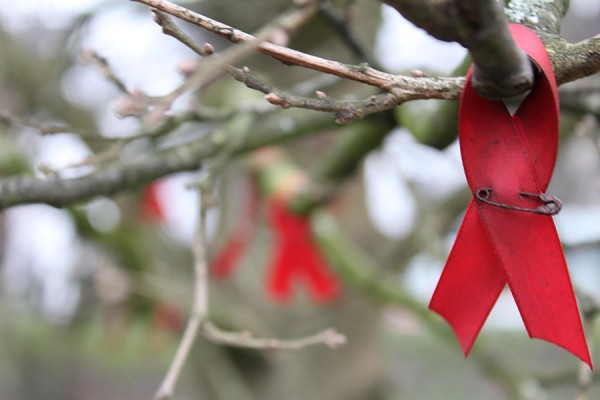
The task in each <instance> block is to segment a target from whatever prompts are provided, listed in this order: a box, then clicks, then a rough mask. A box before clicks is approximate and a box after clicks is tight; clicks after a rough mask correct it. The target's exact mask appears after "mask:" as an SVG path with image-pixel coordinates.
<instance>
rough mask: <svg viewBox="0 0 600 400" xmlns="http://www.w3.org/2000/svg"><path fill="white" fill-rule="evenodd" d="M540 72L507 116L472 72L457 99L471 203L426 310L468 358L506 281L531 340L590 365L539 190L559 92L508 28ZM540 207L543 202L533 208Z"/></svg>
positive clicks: (530, 41) (550, 210)
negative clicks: (477, 86)
mask: <svg viewBox="0 0 600 400" xmlns="http://www.w3.org/2000/svg"><path fill="white" fill-rule="evenodd" d="M510 30H511V33H512V34H513V37H514V39H515V41H516V43H517V44H518V45H519V46H520V47H521V48H522V49H523V50H524V51H525V52H526V53H527V54H528V55H529V56H530V57H531V59H532V60H533V61H534V62H535V63H536V65H537V66H538V67H539V69H540V74H539V75H538V76H537V80H536V82H535V84H534V87H533V88H532V90H531V92H530V93H529V94H528V96H527V97H526V98H525V100H524V101H523V103H522V104H521V105H520V107H519V108H518V110H517V111H516V113H515V114H514V115H511V113H510V112H509V111H508V109H507V108H506V106H505V105H504V104H503V103H502V102H500V101H493V100H488V99H485V98H482V97H481V96H479V95H478V94H477V93H476V92H475V91H474V90H473V87H472V85H471V75H470V73H469V74H468V75H467V82H466V85H465V88H464V90H463V93H462V96H461V104H460V112H459V124H458V129H459V141H460V147H461V155H462V159H463V165H464V169H465V175H466V177H467V183H468V184H469V187H470V188H471V190H472V193H473V197H474V198H473V200H471V203H470V204H469V207H468V209H467V213H466V215H465V218H464V220H463V223H462V225H461V228H460V230H459V232H458V235H457V238H456V241H455V243H454V246H453V248H452V251H451V252H450V255H449V257H448V261H447V262H446V266H445V268H444V271H443V273H442V276H441V278H440V281H439V283H438V286H437V288H436V290H435V293H434V294H433V297H432V299H431V303H430V305H429V306H430V308H431V309H432V310H434V311H436V312H437V313H439V314H440V315H441V316H442V317H444V318H445V319H446V320H447V321H448V322H449V323H450V325H451V326H452V328H453V329H454V331H455V333H456V335H457V338H458V340H459V342H460V344H461V346H462V348H463V351H464V353H465V355H467V354H468V353H469V351H470V349H471V347H472V346H473V343H474V341H475V338H476V337H477V335H478V333H479V331H480V330H481V327H482V326H483V323H484V322H485V320H486V319H487V316H488V314H489V312H490V310H491V308H492V307H493V305H494V303H495V302H496V300H497V298H498V296H499V295H500V292H501V291H502V288H503V287H504V286H505V285H506V284H508V287H509V289H510V290H511V292H512V294H513V297H514V298H515V302H516V304H517V307H518V309H519V312H520V314H521V317H522V318H523V322H524V323H525V327H526V329H527V332H528V333H529V335H530V337H533V338H539V339H543V340H546V341H549V342H552V343H554V344H556V345H558V346H561V347H563V348H565V349H566V350H568V351H570V352H571V353H573V354H574V355H576V356H577V357H579V358H580V359H581V360H583V361H584V362H586V363H587V364H589V365H590V367H591V365H592V364H591V358H590V355H589V351H588V348H587V344H586V340H585V336H584V333H583V327H582V324H581V319H580V317H579V312H578V309H577V303H576V300H575V295H574V293H573V288H572V286H571V281H570V278H569V273H568V269H567V265H566V261H565V258H564V254H563V251H562V247H561V245H560V241H559V239H558V235H557V233H556V228H555V227H554V223H553V221H552V218H551V216H552V215H554V214H556V213H558V212H559V211H560V209H561V207H562V203H561V201H560V199H558V197H556V196H553V195H549V194H546V193H545V192H546V189H547V187H548V184H549V182H550V179H551V177H552V171H553V169H554V164H555V161H556V152H557V148H558V116H559V107H558V94H557V93H558V92H557V87H556V82H555V79H554V75H553V72H552V66H551V63H550V60H549V59H548V56H547V54H546V51H545V49H544V46H543V44H542V43H541V41H540V40H539V38H538V37H537V36H536V35H535V34H534V33H533V32H532V31H531V30H529V29H528V28H525V27H523V26H520V25H511V26H510ZM540 203H541V204H540Z"/></svg>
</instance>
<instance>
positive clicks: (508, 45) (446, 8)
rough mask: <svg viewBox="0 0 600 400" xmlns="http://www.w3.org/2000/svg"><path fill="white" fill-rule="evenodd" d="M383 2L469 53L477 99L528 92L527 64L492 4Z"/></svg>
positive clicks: (484, 0)
mask: <svg viewBox="0 0 600 400" xmlns="http://www.w3.org/2000/svg"><path fill="white" fill-rule="evenodd" d="M383 1H384V2H385V3H387V4H389V5H390V6H392V7H394V8H395V9H396V10H397V11H398V12H400V13H401V14H402V15H403V16H404V17H406V18H407V19H408V20H410V21H411V22H412V23H414V24H415V25H417V26H418V27H420V28H423V29H425V30H426V31H427V32H428V33H429V34H431V35H432V36H434V37H436V38H438V39H441V40H444V41H456V42H458V43H460V44H462V45H463V46H464V47H466V48H467V49H469V51H470V53H471V56H472V58H473V62H474V64H475V69H474V71H473V86H474V88H475V90H477V92H479V93H480V94H481V95H483V96H485V97H490V98H507V97H512V96H516V95H519V94H522V93H524V92H525V91H526V90H528V89H529V88H531V85H532V84H533V71H532V67H531V64H530V63H529V61H528V59H527V56H526V55H525V53H523V51H521V50H520V49H519V48H518V47H517V46H516V44H515V43H514V41H513V40H512V37H511V35H510V33H509V32H508V29H507V22H508V21H507V19H506V17H505V16H504V13H503V11H502V8H501V7H500V5H499V3H498V2H497V1H496V0H481V1H475V2H474V1H469V0H454V1H450V0H446V1H435V2H434V1H431V0H427V1H424V0H383Z"/></svg>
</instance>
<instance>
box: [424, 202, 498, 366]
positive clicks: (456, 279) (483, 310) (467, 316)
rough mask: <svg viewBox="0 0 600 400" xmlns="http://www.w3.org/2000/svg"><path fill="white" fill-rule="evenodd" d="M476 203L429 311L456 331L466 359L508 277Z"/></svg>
mask: <svg viewBox="0 0 600 400" xmlns="http://www.w3.org/2000/svg"><path fill="white" fill-rule="evenodd" d="M492 254H494V253H493V249H492V247H491V244H490V242H489V240H488V238H487V235H486V232H485V230H484V227H483V225H482V223H481V221H480V219H479V215H478V214H477V209H476V207H475V206H474V204H473V200H471V203H470V204H469V207H468V208H467V212H466V214H465V218H464V220H463V223H462V225H461V227H460V229H459V231H458V236H457V237H456V241H455V242H454V246H453V248H452V251H451V252H450V256H449V257H448V261H447V262H446V266H445V267H444V271H443V272H442V276H441V278H440V280H439V282H438V285H437V287H436V289H435V292H434V294H433V297H432V298H431V302H430V303H429V308H430V309H431V310H433V311H435V312H436V313H438V314H439V315H440V316H442V317H443V318H444V319H445V320H446V321H447V322H448V324H450V326H451V327H452V329H453V330H454V333H455V335H456V337H457V339H458V342H459V343H460V346H461V348H462V350H463V353H464V355H465V357H466V356H467V355H468V354H469V352H470V351H471V348H472V347H473V343H474V342H475V339H476V338H477V335H478V334H479V331H480V330H481V327H482V326H483V324H484V322H485V320H486V319H487V317H488V315H489V313H490V311H491V309H492V307H493V306H494V304H495V303H496V300H497V299H498V296H499V295H500V292H501V291H502V288H503V287H504V285H505V284H506V278H505V276H504V272H503V270H502V267H501V265H500V264H499V262H498V260H497V259H496V258H495V257H491V255H492Z"/></svg>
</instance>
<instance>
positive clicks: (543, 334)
mask: <svg viewBox="0 0 600 400" xmlns="http://www.w3.org/2000/svg"><path fill="white" fill-rule="evenodd" d="M478 209H479V214H480V216H481V217H482V220H483V224H484V226H485V228H486V231H487V235H488V237H489V238H490V241H491V242H493V243H494V246H495V249H496V251H497V254H498V255H499V257H500V259H501V262H502V265H503V266H504V270H505V273H506V277H507V281H508V285H509V287H510V290H511V292H512V294H513V297H514V298H515V302H516V304H517V307H518V309H519V312H520V313H521V317H522V318H523V322H524V323H525V327H526V329H527V332H528V333H529V336H530V337H532V338H536V339H542V340H545V341H548V342H551V343H554V344H556V345H557V346H560V347H562V348H563V349H565V350H567V351H569V352H570V353H572V354H573V355H575V356H577V357H579V359H581V360H582V361H583V362H585V363H586V364H588V365H589V366H590V367H591V368H592V361H591V357H590V353H589V350H588V346H587V343H586V339H585V334H584V331H583V326H582V323H581V318H580V316H579V311H578V308H577V301H576V299H575V294H574V292H573V286H572V285H571V279H570V277H569V271H568V269H567V264H566V261H565V258H564V255H563V251H562V248H561V245H560V241H559V239H558V234H557V232H556V228H555V226H554V222H553V221H552V218H551V217H549V216H544V215H535V214H531V213H520V212H514V211H510V210H501V209H498V208H497V207H494V208H491V207H489V206H487V205H481V206H479V207H478Z"/></svg>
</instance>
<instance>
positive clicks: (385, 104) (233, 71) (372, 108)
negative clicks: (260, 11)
mask: <svg viewBox="0 0 600 400" xmlns="http://www.w3.org/2000/svg"><path fill="white" fill-rule="evenodd" d="M155 13H156V14H157V15H159V16H160V18H157V19H155V21H156V22H157V23H158V24H159V25H161V26H162V28H163V32H164V33H165V34H167V35H169V36H171V37H173V38H175V39H177V40H178V41H180V42H181V43H183V44H184V45H186V46H187V47H188V48H190V49H191V50H193V51H194V52H196V53H197V54H199V55H200V56H205V48H206V46H200V45H198V44H196V43H195V42H194V41H193V40H192V39H191V38H190V37H189V36H188V35H187V34H185V33H184V32H183V31H182V30H181V29H179V28H178V27H177V26H176V25H175V24H174V23H173V21H171V20H170V18H169V17H168V16H166V15H165V14H162V13H160V12H158V11H156V12H155ZM227 71H228V73H229V74H230V75H231V76H233V78H234V79H236V80H238V81H239V82H242V83H243V84H245V85H246V86H247V87H248V88H250V89H253V90H258V91H260V92H262V93H264V94H266V95H267V96H265V99H266V100H267V101H268V102H269V103H271V104H274V105H277V106H280V107H281V108H291V107H294V108H306V109H309V110H315V111H324V112H331V113H334V117H335V121H336V122H337V123H340V124H346V123H348V122H350V121H352V120H356V119H361V118H364V117H366V116H367V115H369V114H373V113H376V112H380V111H385V110H389V109H391V108H394V107H396V106H397V105H399V104H401V103H403V102H404V101H406V99H407V98H406V96H398V95H395V94H392V93H381V94H376V95H372V96H369V97H368V98H367V99H364V100H336V99H332V98H330V97H327V96H321V97H320V98H319V97H317V98H308V97H303V96H297V95H294V94H292V93H288V92H286V91H284V90H281V89H278V88H275V87H274V86H272V85H270V84H269V83H267V82H265V81H264V80H262V79H260V78H259V77H258V76H256V75H254V74H253V73H252V72H251V71H250V69H248V68H236V67H233V66H229V67H227ZM320 93H322V92H320Z"/></svg>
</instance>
